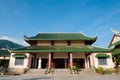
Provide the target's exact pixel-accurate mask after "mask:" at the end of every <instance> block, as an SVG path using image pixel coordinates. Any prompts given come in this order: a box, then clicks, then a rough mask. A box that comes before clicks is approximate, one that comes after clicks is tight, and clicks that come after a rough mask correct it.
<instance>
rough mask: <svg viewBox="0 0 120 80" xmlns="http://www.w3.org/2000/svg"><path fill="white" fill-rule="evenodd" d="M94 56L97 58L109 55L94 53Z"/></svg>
mask: <svg viewBox="0 0 120 80" xmlns="http://www.w3.org/2000/svg"><path fill="white" fill-rule="evenodd" d="M95 57H97V58H104V57H106V58H109V57H110V55H107V54H96V55H95Z"/></svg>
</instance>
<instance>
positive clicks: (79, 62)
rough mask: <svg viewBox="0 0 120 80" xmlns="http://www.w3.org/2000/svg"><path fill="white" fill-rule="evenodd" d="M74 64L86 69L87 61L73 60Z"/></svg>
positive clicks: (81, 59) (82, 59)
mask: <svg viewBox="0 0 120 80" xmlns="http://www.w3.org/2000/svg"><path fill="white" fill-rule="evenodd" d="M73 64H74V65H75V66H77V67H79V68H85V59H84V58H80V59H73Z"/></svg>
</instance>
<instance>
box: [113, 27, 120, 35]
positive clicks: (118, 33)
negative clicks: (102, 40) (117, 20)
mask: <svg viewBox="0 0 120 80" xmlns="http://www.w3.org/2000/svg"><path fill="white" fill-rule="evenodd" d="M111 31H112V32H113V33H114V34H116V35H119V36H120V31H116V30H114V29H112V28H111Z"/></svg>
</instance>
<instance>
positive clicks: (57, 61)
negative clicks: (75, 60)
mask: <svg viewBox="0 0 120 80" xmlns="http://www.w3.org/2000/svg"><path fill="white" fill-rule="evenodd" d="M54 63H55V68H59V69H62V68H65V59H54Z"/></svg>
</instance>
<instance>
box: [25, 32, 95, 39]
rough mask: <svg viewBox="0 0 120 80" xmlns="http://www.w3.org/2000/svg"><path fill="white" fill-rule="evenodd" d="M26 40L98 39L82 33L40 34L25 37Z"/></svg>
mask: <svg viewBox="0 0 120 80" xmlns="http://www.w3.org/2000/svg"><path fill="white" fill-rule="evenodd" d="M24 38H25V40H92V41H95V40H96V38H97V37H88V36H85V35H83V34H82V33H38V34H37V35H36V36H33V37H26V36H24Z"/></svg>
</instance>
